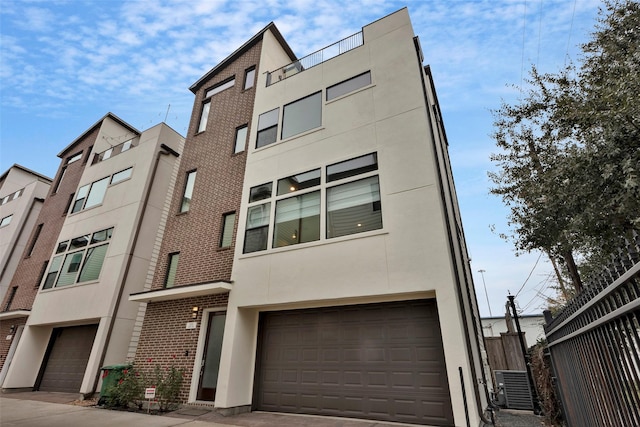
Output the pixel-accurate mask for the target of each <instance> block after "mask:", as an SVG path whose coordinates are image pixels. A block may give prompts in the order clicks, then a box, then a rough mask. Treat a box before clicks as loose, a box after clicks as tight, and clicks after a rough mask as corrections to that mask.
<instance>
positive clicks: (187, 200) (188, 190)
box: [180, 171, 196, 212]
mask: <svg viewBox="0 0 640 427" xmlns="http://www.w3.org/2000/svg"><path fill="white" fill-rule="evenodd" d="M195 183H196V171H191V172H187V179H186V181H185V184H184V193H183V194H182V202H181V203H180V212H187V211H189V209H190V208H191V198H192V197H193V187H194V186H195Z"/></svg>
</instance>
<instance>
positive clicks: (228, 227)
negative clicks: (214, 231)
mask: <svg viewBox="0 0 640 427" xmlns="http://www.w3.org/2000/svg"><path fill="white" fill-rule="evenodd" d="M235 225H236V213H235V212H232V213H228V214H225V215H223V217H222V233H221V234H220V247H221V248H228V247H230V246H231V242H232V240H233V227H234V226H235Z"/></svg>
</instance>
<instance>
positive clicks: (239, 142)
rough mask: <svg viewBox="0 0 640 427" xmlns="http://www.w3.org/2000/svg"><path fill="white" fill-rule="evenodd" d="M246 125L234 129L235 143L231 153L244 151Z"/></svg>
mask: <svg viewBox="0 0 640 427" xmlns="http://www.w3.org/2000/svg"><path fill="white" fill-rule="evenodd" d="M247 130H248V127H247V125H244V126H240V127H239V128H237V129H236V141H235V144H234V145H233V153H234V154H236V153H241V152H242V151H244V146H245V145H246V143H247Z"/></svg>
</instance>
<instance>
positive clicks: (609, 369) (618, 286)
mask: <svg viewBox="0 0 640 427" xmlns="http://www.w3.org/2000/svg"><path fill="white" fill-rule="evenodd" d="M639 252H640V238H639V236H638V235H637V234H636V235H634V239H633V241H631V242H628V245H627V247H626V248H625V250H622V251H620V254H619V256H617V257H616V258H615V259H614V260H613V261H612V264H611V266H610V267H609V268H607V269H606V270H605V271H604V272H603V273H602V274H601V275H600V276H599V277H597V278H595V279H594V280H592V281H590V282H589V283H587V285H586V286H585V288H584V290H583V291H582V292H581V293H580V294H579V295H578V296H577V297H576V298H575V299H574V300H572V301H571V302H570V303H569V304H568V305H567V307H566V308H565V309H564V310H563V311H562V312H561V313H559V314H558V315H557V316H556V317H555V318H553V319H552V318H550V316H548V313H545V314H547V325H546V326H545V331H546V335H547V342H548V345H549V351H550V354H551V360H552V363H553V368H554V372H555V376H556V380H557V386H558V391H559V394H560V397H561V400H562V405H563V410H564V414H565V419H566V421H567V423H568V425H569V426H640V255H639Z"/></svg>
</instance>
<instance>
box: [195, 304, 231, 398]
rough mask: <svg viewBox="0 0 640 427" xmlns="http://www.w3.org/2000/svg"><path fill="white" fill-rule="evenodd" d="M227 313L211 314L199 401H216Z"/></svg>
mask: <svg viewBox="0 0 640 427" xmlns="http://www.w3.org/2000/svg"><path fill="white" fill-rule="evenodd" d="M226 319H227V314H226V313H225V312H213V313H210V314H209V322H208V324H207V335H206V341H205V345H204V353H203V355H202V362H201V365H200V382H199V384H198V396H197V399H198V400H211V401H213V400H215V398H216V385H217V383H218V369H219V368H220V354H221V353H222V336H223V335H224V322H225V320H226Z"/></svg>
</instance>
